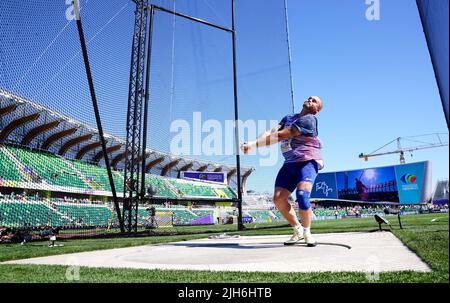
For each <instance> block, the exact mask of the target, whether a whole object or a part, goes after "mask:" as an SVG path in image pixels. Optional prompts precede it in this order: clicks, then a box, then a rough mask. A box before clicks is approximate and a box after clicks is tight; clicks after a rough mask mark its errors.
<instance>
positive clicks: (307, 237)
mask: <svg viewBox="0 0 450 303" xmlns="http://www.w3.org/2000/svg"><path fill="white" fill-rule="evenodd" d="M304 238H305V243H306V245H307V246H308V247H314V246H316V245H317V241H316V239H314V237H313V235H312V234H311V233H305V235H304Z"/></svg>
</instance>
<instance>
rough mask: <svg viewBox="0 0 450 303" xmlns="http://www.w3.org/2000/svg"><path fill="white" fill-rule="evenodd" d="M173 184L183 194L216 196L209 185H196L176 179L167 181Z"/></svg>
mask: <svg viewBox="0 0 450 303" xmlns="http://www.w3.org/2000/svg"><path fill="white" fill-rule="evenodd" d="M169 182H170V183H171V184H172V185H173V186H175V187H177V188H178V189H179V190H180V191H181V192H182V195H183V196H190V197H217V194H216V192H215V191H214V190H213V188H212V187H211V186H207V185H197V184H194V183H189V182H184V181H178V180H176V179H173V180H170V181H169Z"/></svg>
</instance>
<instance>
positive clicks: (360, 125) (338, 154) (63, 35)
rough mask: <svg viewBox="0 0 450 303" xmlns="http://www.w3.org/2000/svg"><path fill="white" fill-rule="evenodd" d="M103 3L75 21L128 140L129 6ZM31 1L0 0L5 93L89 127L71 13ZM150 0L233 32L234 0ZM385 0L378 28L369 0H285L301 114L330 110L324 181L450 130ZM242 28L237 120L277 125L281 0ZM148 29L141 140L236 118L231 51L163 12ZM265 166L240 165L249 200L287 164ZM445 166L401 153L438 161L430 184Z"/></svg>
mask: <svg viewBox="0 0 450 303" xmlns="http://www.w3.org/2000/svg"><path fill="white" fill-rule="evenodd" d="M103 1H104V0H88V1H85V0H82V1H81V3H82V5H83V6H84V8H83V10H84V11H83V10H82V18H83V24H84V27H85V32H86V40H87V41H88V51H89V55H90V60H91V66H92V71H93V76H94V84H95V86H96V91H97V97H98V99H99V104H100V111H101V114H102V117H103V119H104V128H105V129H106V130H107V131H108V132H112V133H114V134H116V135H119V136H121V137H124V130H125V127H124V125H125V114H126V111H125V108H126V99H127V90H128V75H129V62H130V49H131V31H132V27H133V20H134V16H133V10H134V4H133V3H132V2H131V1H130V0H111V1H108V6H107V7H105V6H104V2H103ZM34 2H35V1H32V0H23V1H20V2H17V1H13V0H6V1H1V5H5V7H4V11H8V15H3V16H1V17H2V18H5V22H4V24H6V25H7V26H5V29H6V31H7V35H6V36H5V37H3V38H2V39H4V40H2V41H3V45H4V49H5V52H4V53H3V54H2V55H3V56H4V57H3V58H2V59H4V60H5V64H3V65H2V79H0V85H1V86H4V87H6V88H9V89H12V90H14V91H17V92H19V93H21V94H23V95H25V96H27V97H30V98H32V99H34V100H35V101H37V102H39V103H42V104H44V105H47V106H49V107H51V108H54V109H56V110H58V111H60V112H62V113H64V114H67V115H70V116H72V117H74V118H76V119H79V120H82V121H83V122H86V123H89V124H91V125H95V120H94V115H93V111H92V105H91V103H90V98H89V92H88V89H87V82H86V80H85V74H84V67H83V64H82V61H81V60H82V58H81V54H80V53H79V41H78V37H77V32H76V27H75V24H74V23H69V24H68V25H67V20H66V19H65V10H66V8H67V5H65V3H64V1H62V0H61V1H53V2H39V3H38V4H36V3H34ZM152 2H154V3H157V4H160V5H162V6H165V7H169V8H173V5H174V3H175V4H176V9H177V10H178V11H181V12H185V13H188V14H191V15H194V16H196V17H199V18H203V19H206V20H208V21H211V22H214V23H218V24H220V25H223V26H227V27H229V26H230V24H231V22H230V5H229V3H230V2H229V0H196V1H193V0H177V1H176V2H173V1H171V0H155V1H152ZM380 3H381V19H380V20H379V21H371V22H370V21H368V20H367V19H366V9H367V5H366V4H365V0H339V1H336V0H289V1H288V5H289V21H290V23H289V30H290V36H291V47H292V68H293V74H292V75H293V79H294V87H295V96H296V104H297V109H298V110H300V105H301V103H302V102H303V100H304V99H305V98H307V97H308V96H309V95H319V96H321V97H322V99H323V100H324V102H325V107H324V109H323V111H322V112H321V113H320V114H319V115H318V117H319V136H320V138H321V140H322V141H323V143H324V149H323V155H324V159H325V169H324V171H323V172H330V171H340V170H352V169H362V168H369V167H378V166H387V165H396V164H398V163H399V159H398V156H397V155H392V156H383V157H377V158H371V159H370V160H369V161H368V162H365V161H364V160H361V159H359V158H358V155H359V154H360V153H368V152H372V151H374V150H376V149H377V148H379V147H381V146H383V145H385V144H386V143H387V142H389V141H391V140H393V139H395V138H397V137H405V136H414V135H421V134H428V133H435V132H447V126H446V124H445V118H444V114H443V111H442V106H441V101H440V98H439V93H438V89H437V85H436V81H435V77H434V73H433V69H432V65H431V61H430V57H429V53H428V49H427V46H426V42H425V37H424V34H423V31H422V26H421V24H420V19H419V15H418V11H417V7H416V4H415V1H414V0H395V1H392V0H389V1H388V0H381V1H380ZM36 5H37V6H36ZM236 18H237V60H238V61H237V62H238V76H239V77H238V97H239V112H240V118H241V119H242V120H244V121H245V120H248V119H250V120H256V121H257V120H263V121H267V123H268V121H270V120H280V119H281V118H282V117H283V116H284V115H286V114H289V113H290V112H291V100H290V78H289V66H288V55H287V43H286V31H285V29H286V28H285V19H284V4H283V0H236ZM65 26H67V27H66V28H65V29H64V30H63V31H61V30H62V29H63V28H64V27H65ZM156 26H157V27H155V31H154V35H155V36H154V37H155V41H156V42H155V44H154V48H155V49H154V53H153V55H152V74H151V103H150V124H149V128H150V134H149V138H148V141H149V142H150V143H149V144H150V146H151V147H154V148H158V149H161V150H163V151H168V146H169V141H170V140H169V139H170V135H169V136H168V135H167V134H168V133H169V129H168V127H169V124H170V123H169V122H170V121H172V120H173V119H185V120H187V121H189V122H191V114H192V111H200V112H202V114H203V116H204V119H208V118H216V119H218V120H219V121H224V120H226V119H233V107H232V106H233V99H232V69H231V67H232V65H231V63H232V61H231V59H232V57H231V40H230V35H229V34H227V33H223V32H220V31H217V30H210V29H207V28H205V27H203V26H199V25H194V24H189V23H188V22H185V21H182V20H178V19H177V20H176V21H175V22H174V19H173V18H171V17H170V16H169V15H163V14H158V15H157V17H156ZM174 27H175V30H173V28H174ZM58 33H60V34H58ZM19 34H20V35H21V36H20V38H18V35H19ZM55 37H56V38H55ZM52 41H53V42H52ZM174 43H175V44H174ZM172 63H173V64H172ZM20 79H22V80H20ZM249 139H253V138H249V137H248V135H244V136H243V137H242V138H240V141H244V140H249ZM447 141H448V138H447ZM395 148H396V147H395V145H391V146H390V147H387V149H385V150H384V151H389V150H394V149H395ZM200 158H206V159H211V160H215V161H222V162H228V163H230V164H233V160H234V157H233V156H213V157H206V156H200ZM260 158H261V157H258V156H242V157H241V159H242V164H243V165H246V166H247V165H249V166H255V167H256V171H255V172H254V173H253V174H252V176H251V177H250V179H249V181H248V189H254V190H257V191H268V192H271V191H272V190H273V183H274V179H275V176H276V174H277V172H278V169H279V167H281V165H282V163H283V160H282V158H281V156H280V157H279V159H278V162H277V164H276V165H275V166H271V167H260V166H259V160H260ZM448 158H449V157H448V147H446V148H437V149H430V150H423V151H417V152H414V154H413V157H411V155H409V154H407V155H406V161H407V162H408V163H411V162H419V161H425V160H430V161H432V165H433V184H434V183H435V181H436V180H437V179H444V178H445V179H447V178H448V175H449V171H448V164H449V163H448V162H449V160H448Z"/></svg>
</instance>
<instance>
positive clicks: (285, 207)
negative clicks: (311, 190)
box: [273, 163, 300, 227]
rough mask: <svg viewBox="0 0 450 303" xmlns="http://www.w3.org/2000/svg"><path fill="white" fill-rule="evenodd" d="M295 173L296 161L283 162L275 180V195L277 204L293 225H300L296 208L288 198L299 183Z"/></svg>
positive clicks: (274, 199)
mask: <svg viewBox="0 0 450 303" xmlns="http://www.w3.org/2000/svg"><path fill="white" fill-rule="evenodd" d="M295 173H296V170H295V163H290V164H289V163H285V164H283V166H282V167H281V169H280V171H279V172H278V175H277V178H276V180H275V192H274V195H273V202H274V203H275V206H276V207H277V209H278V210H279V211H280V213H281V214H282V215H283V217H284V218H285V219H286V221H288V222H289V224H291V226H293V227H294V226H298V225H300V223H299V222H298V219H297V215H296V213H295V210H294V209H293V208H292V206H291V205H290V204H289V200H288V199H289V196H290V195H291V194H292V192H293V191H294V189H295V186H296V184H297V181H296V175H295Z"/></svg>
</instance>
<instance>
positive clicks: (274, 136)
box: [241, 125, 300, 153]
mask: <svg viewBox="0 0 450 303" xmlns="http://www.w3.org/2000/svg"><path fill="white" fill-rule="evenodd" d="M280 128H281V125H278V126H276V127H274V128H272V129H271V130H269V131H267V132H265V133H264V134H262V135H261V136H259V137H258V139H256V140H254V141H250V142H247V143H244V144H242V146H241V149H242V151H243V152H244V153H248V152H249V151H250V150H251V149H253V148H258V147H261V146H270V145H273V144H275V143H278V142H280V141H283V140H286V139H290V138H293V137H295V136H299V135H300V131H299V130H298V128H297V127H293V126H290V127H288V128H283V129H281V130H280Z"/></svg>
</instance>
